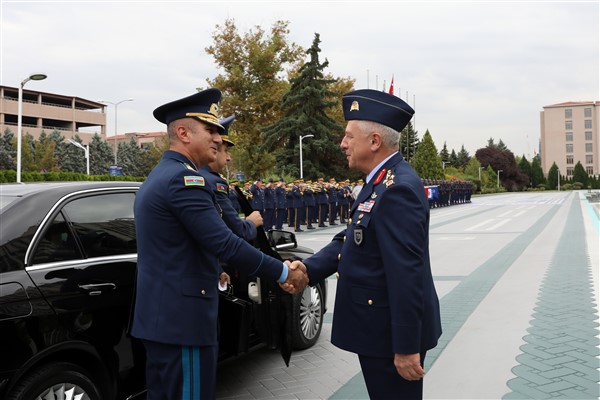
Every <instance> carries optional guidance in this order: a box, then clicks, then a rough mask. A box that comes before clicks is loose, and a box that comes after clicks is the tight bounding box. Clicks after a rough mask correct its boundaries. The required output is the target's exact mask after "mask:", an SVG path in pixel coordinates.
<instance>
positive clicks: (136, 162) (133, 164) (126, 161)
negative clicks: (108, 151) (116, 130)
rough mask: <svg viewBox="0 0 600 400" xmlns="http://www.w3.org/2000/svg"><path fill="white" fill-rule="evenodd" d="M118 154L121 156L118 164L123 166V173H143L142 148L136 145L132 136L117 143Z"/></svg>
mask: <svg viewBox="0 0 600 400" xmlns="http://www.w3.org/2000/svg"><path fill="white" fill-rule="evenodd" d="M118 154H119V156H120V157H121V158H120V160H119V165H120V166H121V167H123V175H129V176H142V175H143V165H144V164H143V162H142V150H141V149H140V148H139V147H138V145H137V142H136V141H135V138H134V137H132V138H131V139H130V140H129V142H127V143H119V149H118Z"/></svg>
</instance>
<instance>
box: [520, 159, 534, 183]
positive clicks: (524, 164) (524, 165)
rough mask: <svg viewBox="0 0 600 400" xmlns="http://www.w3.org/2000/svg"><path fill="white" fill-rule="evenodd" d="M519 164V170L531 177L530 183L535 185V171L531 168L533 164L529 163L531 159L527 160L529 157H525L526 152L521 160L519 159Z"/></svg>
mask: <svg viewBox="0 0 600 400" xmlns="http://www.w3.org/2000/svg"><path fill="white" fill-rule="evenodd" d="M518 165H519V170H520V171H521V172H522V173H524V174H525V175H527V176H528V177H529V184H530V185H532V186H533V171H532V169H531V164H529V161H527V158H526V157H525V154H523V157H522V158H521V160H519V164H518Z"/></svg>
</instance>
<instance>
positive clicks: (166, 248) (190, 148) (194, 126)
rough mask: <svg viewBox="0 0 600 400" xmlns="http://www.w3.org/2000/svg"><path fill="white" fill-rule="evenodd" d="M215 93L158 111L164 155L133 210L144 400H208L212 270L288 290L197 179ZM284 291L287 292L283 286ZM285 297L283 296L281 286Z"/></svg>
mask: <svg viewBox="0 0 600 400" xmlns="http://www.w3.org/2000/svg"><path fill="white" fill-rule="evenodd" d="M220 100H221V92H220V91H219V90H218V89H208V90H204V91H201V92H198V93H196V94H193V95H191V96H188V97H185V98H183V99H180V100H176V101H173V102H170V103H167V104H165V105H162V106H160V107H158V108H157V109H156V110H154V116H155V117H156V119H158V120H159V121H160V122H163V123H165V124H167V133H168V137H169V150H167V151H165V152H164V154H163V157H162V159H161V161H160V162H159V164H158V165H157V166H156V167H155V168H154V169H153V170H152V172H151V173H150V174H149V175H148V178H147V179H146V181H145V182H144V183H143V184H142V186H141V187H140V190H139V191H138V194H137V195H136V201H135V205H134V213H135V225H136V232H137V233H136V235H137V246H138V262H137V281H136V300H135V309H134V313H133V326H132V335H133V336H134V337H137V338H139V339H141V340H142V342H143V344H144V347H145V349H146V356H147V357H146V358H147V362H146V383H147V388H148V395H147V397H148V399H149V400H153V399H164V400H167V399H192V398H194V399H196V398H202V399H213V398H215V386H216V364H217V356H218V341H217V334H218V330H217V318H218V298H219V297H218V294H217V290H218V289H217V285H218V283H219V274H220V272H221V268H220V262H219V261H222V262H225V263H231V264H235V265H236V266H237V267H238V268H239V269H240V270H242V271H244V272H246V273H247V274H249V275H256V276H258V277H261V278H263V279H268V280H272V281H279V282H281V283H283V282H290V283H293V285H294V286H295V290H302V289H303V285H304V284H305V279H306V278H305V275H304V273H303V272H301V271H295V270H294V271H292V270H290V269H289V267H288V266H287V265H285V264H283V263H282V262H281V261H278V260H276V259H274V258H271V257H268V256H266V255H265V254H263V253H261V252H260V251H258V250H257V249H256V248H254V246H252V245H250V244H249V243H248V242H246V241H244V240H243V239H242V238H240V237H238V236H236V235H235V234H234V233H233V232H232V231H231V230H230V229H229V228H228V227H227V225H226V224H225V223H224V222H223V219H222V218H221V215H220V212H219V206H218V203H217V201H216V199H215V196H214V193H213V190H212V188H209V187H208V185H207V179H206V176H205V175H206V173H205V172H200V171H198V167H200V166H202V165H205V164H208V163H209V162H214V161H215V160H216V156H217V151H218V146H219V145H220V144H221V143H222V139H221V136H220V133H224V132H225V128H224V127H223V125H222V124H221V123H220V122H219V119H218V103H219V101H220ZM286 288H287V286H286ZM287 289H289V288H287Z"/></svg>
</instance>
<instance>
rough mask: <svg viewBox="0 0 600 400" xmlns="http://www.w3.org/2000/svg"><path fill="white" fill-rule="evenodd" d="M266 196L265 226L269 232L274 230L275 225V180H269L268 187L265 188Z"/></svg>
mask: <svg viewBox="0 0 600 400" xmlns="http://www.w3.org/2000/svg"><path fill="white" fill-rule="evenodd" d="M263 194H264V200H265V201H264V207H265V213H264V214H263V216H264V226H265V230H267V231H269V230H271V229H273V225H275V184H274V182H273V178H269V181H268V182H267V185H266V186H265V187H264V188H263Z"/></svg>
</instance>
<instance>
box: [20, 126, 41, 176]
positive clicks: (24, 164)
mask: <svg viewBox="0 0 600 400" xmlns="http://www.w3.org/2000/svg"><path fill="white" fill-rule="evenodd" d="M16 146H17V139H15V148H16ZM33 146H34V140H33V136H31V135H30V134H29V132H27V133H26V134H24V135H23V136H22V137H21V171H23V172H26V171H28V172H34V171H38V168H37V166H36V163H35V158H34V151H35V149H34V147H33Z"/></svg>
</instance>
